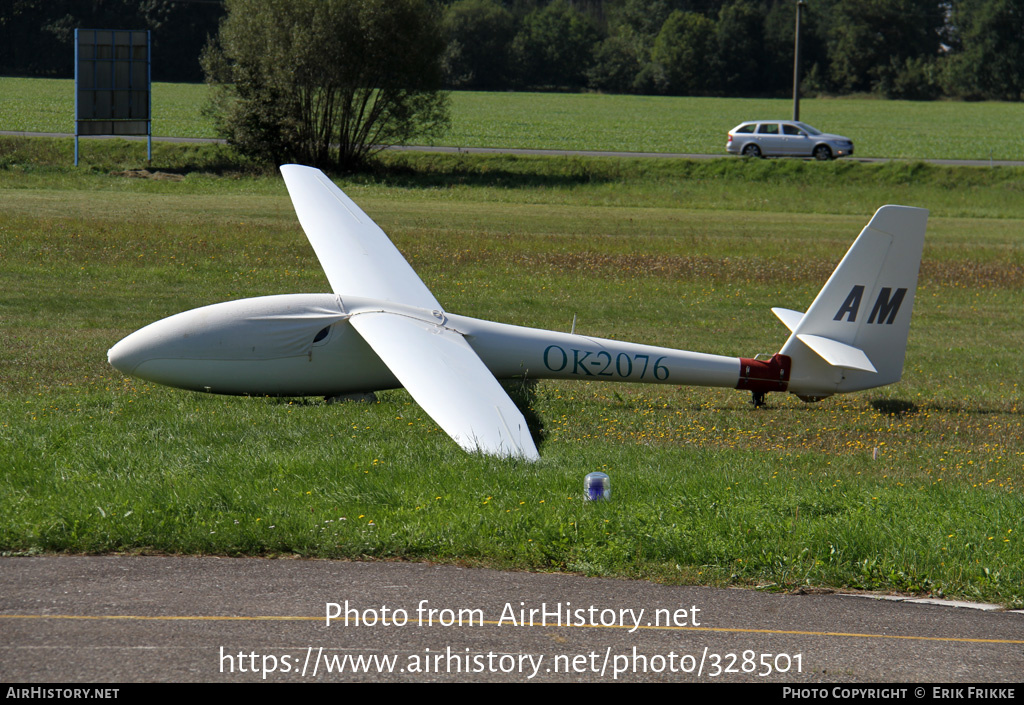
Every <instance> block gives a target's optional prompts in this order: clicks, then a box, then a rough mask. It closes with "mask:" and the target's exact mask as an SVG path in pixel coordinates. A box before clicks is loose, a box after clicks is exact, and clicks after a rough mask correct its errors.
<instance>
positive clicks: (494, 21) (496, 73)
mask: <svg viewBox="0 0 1024 705" xmlns="http://www.w3.org/2000/svg"><path fill="white" fill-rule="evenodd" d="M443 24H444V33H445V37H446V38H447V40H448V48H447V50H446V52H445V73H446V74H447V79H448V85H450V86H453V87H457V88H483V89H494V88H502V87H504V86H505V85H506V84H507V81H508V70H509V52H510V46H511V44H512V39H513V37H515V34H516V23H515V18H514V17H513V16H512V13H511V12H509V11H508V10H506V9H505V8H503V7H502V6H501V5H498V4H496V3H495V2H493V0H457V2H455V3H453V4H451V5H449V6H448V9H447V10H446V11H445V13H444V23H443Z"/></svg>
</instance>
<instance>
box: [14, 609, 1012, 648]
mask: <svg viewBox="0 0 1024 705" xmlns="http://www.w3.org/2000/svg"><path fill="white" fill-rule="evenodd" d="M0 619H66V620H86V621H87V620H94V621H117V620H125V621H138V622H323V621H325V618H324V617H301V616H285V615H257V616H251V617H232V616H219V615H171V616H155V617H154V616H146V615H130V614H124V615H121V614H108V615H77V614H0ZM332 621H336V622H342V621H344V620H341V619H336V620H332ZM352 622H353V623H354V624H355V625H358V624H359V620H355V619H353V620H352ZM485 624H487V625H493V626H512V625H509V624H508V623H507V620H505V621H500V620H498V621H496V620H483V621H474V622H473V624H472V626H482V625H485ZM406 625H409V626H428V627H429V626H445V627H450V626H453V625H441V624H440V623H426V622H425V620H416V619H410V620H408V621H407V622H405V623H402V624H397V623H395V622H394V620H390V623H386V622H385V620H379V621H378V623H377V625H376V626H382V627H383V626H406ZM363 626H375V625H373V624H364V625H363ZM514 626H523V627H543V628H545V629H551V628H556V627H561V628H565V627H573V628H582V629H626V630H633V629H634V627H633V626H632V625H629V624H622V625H619V624H611V625H608V624H561V625H560V624H544V623H534V622H530V623H528V624H521V625H520V624H516V625H514ZM635 629H636V630H640V629H644V630H653V631H678V632H708V633H720V634H774V635H786V636H836V637H847V638H856V639H903V640H907V641H955V642H958V643H970V644H1024V639H973V638H968V637H945V636H914V635H906V634H860V633H857V632H816V631H797V630H788V629H744V628H741V627H677V626H672V625H640V626H638V627H635Z"/></svg>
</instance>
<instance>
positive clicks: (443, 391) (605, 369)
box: [108, 164, 928, 460]
mask: <svg viewBox="0 0 1024 705" xmlns="http://www.w3.org/2000/svg"><path fill="white" fill-rule="evenodd" d="M281 172H282V174H283V175H284V180H285V183H286V185H287V187H288V192H289V194H290V196H291V198H292V202H293V204H294V206H295V211H296V214H297V215H298V218H299V222H300V223H301V225H302V228H303V230H304V231H305V233H306V235H307V237H308V238H309V241H310V243H311V244H312V246H313V249H314V251H315V252H316V255H317V257H318V258H319V260H320V264H321V266H323V268H324V272H325V273H326V275H327V279H328V281H329V283H330V285H331V288H332V289H333V293H331V294H288V295H280V296H264V297H258V298H252V299H243V300H240V301H229V302H225V303H220V304H214V305H211V306H205V307H203V308H198V309H193V310H191V311H186V312H184V313H179V314H177V315H174V316H170V317H169V318H165V319H163V320H160V321H157V322H155V323H152V324H150V325H148V326H146V327H145V328H142V329H140V330H138V331H136V332H135V333H132V334H131V335H129V336H128V337H126V338H124V339H123V340H121V341H120V342H118V343H117V344H116V345H114V346H113V347H112V348H111V349H110V351H109V352H108V359H109V361H110V364H111V365H113V366H114V367H115V368H116V369H118V370H120V371H121V372H123V373H125V374H128V375H133V376H136V377H140V378H142V379H146V380H150V381H153V382H157V383H160V384H166V385H170V386H173V387H179V388H182V389H191V390H196V391H204V392H213V393H219V394H241V395H277V396H314V395H316V396H326V397H332V396H338V395H345V394H361V393H367V392H373V391H376V390H382V389H392V388H396V387H405V389H406V390H408V392H409V394H410V395H412V397H413V398H414V399H415V400H416V402H417V403H418V404H420V406H422V407H423V409H424V410H425V411H426V412H427V413H428V414H430V416H431V417H432V418H433V419H434V420H435V421H436V422H437V423H438V425H439V426H441V428H442V429H444V431H445V432H446V433H448V435H450V436H451V437H452V438H453V439H454V440H455V441H456V443H458V444H459V445H460V446H461V447H462V448H464V449H465V450H467V451H470V452H480V453H484V454H488V455H495V456H503V457H514V458H521V459H525V460H536V459H537V458H538V457H539V454H538V452H537V448H536V446H535V444H534V442H533V439H532V437H531V435H530V431H529V429H528V428H527V425H526V421H525V419H524V418H523V415H522V413H521V412H520V411H519V409H518V408H517V407H516V405H515V404H514V403H513V402H512V400H511V399H510V398H509V397H508V395H507V394H506V393H505V391H504V389H503V388H502V387H501V385H500V384H499V383H498V380H499V379H506V378H513V377H522V376H527V377H531V378H548V379H586V380H591V381H600V380H606V381H618V382H648V383H655V384H658V383H661V384H675V385H687V384H692V385H701V386H717V387H731V388H736V389H745V390H749V391H751V392H752V393H753V396H754V401H755V403H760V402H762V401H763V399H764V395H765V394H766V393H767V392H770V391H780V392H781V391H789V392H792V393H794V394H797V395H799V396H800V397H801V398H803V399H807V400H816V399H820V398H824V397H826V396H829V395H831V394H836V393H841V392H851V391H855V390H860V389H867V388H870V387H876V386H881V385H884V384H890V383H892V382H895V381H897V380H899V378H900V375H901V373H902V369H903V358H904V355H905V352H906V339H907V333H908V330H909V326H910V313H911V308H912V306H913V300H914V291H915V289H916V286H917V271H918V266H919V264H920V260H921V249H922V246H923V241H924V230H925V224H926V222H927V217H928V214H927V211H924V210H921V209H917V208H907V207H903V206H884V207H883V208H880V209H879V210H878V212H877V213H876V214H875V216H874V218H872V219H871V222H870V223H868V225H867V227H865V228H864V230H863V231H862V232H861V234H860V236H859V237H858V238H857V240H856V242H854V244H853V246H852V247H851V248H850V250H849V252H847V254H846V257H844V258H843V260H842V262H840V264H839V266H838V267H837V269H836V270H835V272H834V273H833V274H832V276H831V278H830V279H829V280H828V282H827V283H826V284H825V287H824V288H823V289H822V290H821V292H820V293H819V294H818V296H817V298H815V300H814V302H813V303H812V304H811V306H810V308H808V309H807V311H806V312H805V313H800V312H798V311H791V310H788V309H773V310H774V311H775V313H776V314H777V315H778V316H779V318H781V319H782V321H783V322H784V323H785V324H786V326H787V327H789V329H790V331H791V335H790V337H789V340H787V341H786V343H785V345H783V347H782V350H781V351H780V352H779V353H778V354H776V355H775V356H774V357H772V358H771V360H768V361H763V360H755V359H751V358H734V357H723V356H720V355H709V354H705V353H697V352H689V351H685V350H674V349H671V348H662V347H655V346H650V345H641V344H638V343H628V342H623V341H618V340H607V339H602V338H593V337H589V336H584V335H576V334H574V333H562V332H558V331H547V330H539V329H535V328H524V327H520V326H513V325H507V324H504V323H496V322H493V321H485V320H480V319H476V318H469V317H466V316H460V315H457V314H454V313H450V312H448V311H446V310H445V309H444V308H443V307H442V305H441V304H440V303H439V302H438V301H437V299H436V298H434V296H433V294H432V293H431V292H430V290H429V289H428V288H427V287H426V285H425V284H424V283H423V282H422V281H421V280H420V278H419V277H418V276H417V275H416V273H415V272H414V271H413V269H412V267H411V266H409V263H408V262H407V261H406V260H405V258H404V257H402V255H401V253H400V252H399V251H398V250H397V249H396V248H395V246H394V245H393V244H392V243H391V241H390V240H389V239H388V237H387V235H385V234H384V232H383V231H382V230H381V229H380V228H379V227H378V226H377V225H376V224H375V223H374V222H373V221H372V220H371V219H370V218H369V217H368V216H367V215H366V214H365V213H364V212H363V211H362V210H361V209H360V208H359V207H358V206H357V205H356V204H355V203H354V202H353V201H352V200H351V199H350V198H349V197H348V196H346V195H345V194H344V193H343V192H342V191H341V189H339V188H338V187H337V186H335V185H334V184H333V183H332V182H331V181H330V179H328V178H327V177H326V176H325V175H324V174H323V173H322V172H320V171H319V170H317V169H312V168H310V167H305V166H299V165H295V164H290V165H285V166H283V167H281Z"/></svg>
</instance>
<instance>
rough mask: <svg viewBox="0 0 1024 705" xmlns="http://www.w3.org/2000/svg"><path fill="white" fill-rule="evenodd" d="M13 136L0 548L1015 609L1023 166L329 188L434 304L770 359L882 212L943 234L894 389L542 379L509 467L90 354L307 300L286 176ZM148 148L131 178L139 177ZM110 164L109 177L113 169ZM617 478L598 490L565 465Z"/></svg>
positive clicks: (415, 430) (672, 167)
mask: <svg viewBox="0 0 1024 705" xmlns="http://www.w3.org/2000/svg"><path fill="white" fill-rule="evenodd" d="M67 142H68V141H67V140H63V141H61V140H42V141H36V140H32V141H28V140H18V139H9V138H8V139H0V198H2V202H3V204H4V205H3V208H2V209H0V273H2V277H3V283H4V286H3V287H2V290H0V311H2V312H3V321H2V325H0V390H2V396H0V447H2V448H3V460H2V463H3V466H4V468H3V473H2V474H0V517H2V521H0V549H2V550H4V551H6V552H9V553H11V552H13V553H33V552H39V551H69V552H121V551H127V552H153V551H156V552H169V553H200V554H228V555H234V554H261V555H268V554H269V555H280V554H298V555H303V556H321V557H346V558H363V557H373V558H389V559H410V560H438V561H457V562H462V563H468V564H482V565H490V566H499V567H513V568H522V569H531V570H569V571H577V572H581V573H585V574H588V575H616V576H626V577H639V578H646V579H655V580H663V581H669V582H682V583H698V584H712V585H745V586H762V587H764V588H766V589H780V590H782V589H793V588H796V587H799V586H806V585H813V586H819V587H820V586H824V587H846V588H864V589H882V590H899V591H906V592H914V593H929V594H940V595H950V596H954V595H955V596H965V597H969V598H974V599H985V600H990V601H997V602H1000V603H1002V604H1005V605H1007V606H1015V607H1020V606H1022V605H1024V589H1022V585H1024V541H1022V537H1021V532H1022V529H1021V528H1020V517H1021V515H1022V513H1024V438H1022V429H1021V409H1022V402H1024V399H1022V390H1021V388H1020V386H1019V374H1018V372H1017V370H1018V367H1019V354H1020V349H1021V347H1022V345H1024V333H1022V331H1024V313H1022V311H1024V286H1022V285H1024V249H1022V247H1021V244H1022V243H1021V237H1022V230H1021V226H1022V223H1024V204H1022V201H1024V199H1022V198H1021V197H1020V196H1021V192H1022V191H1024V170H1020V169H1009V168H1004V169H998V170H989V169H969V168H962V167H961V168H942V167H931V166H927V165H921V164H913V165H900V164H889V165H863V164H854V163H842V162H840V163H834V164H815V163H804V162H747V161H745V160H724V161H722V162H720V163H717V165H716V164H701V163H696V162H686V161H673V162H669V163H659V164H651V163H649V162H643V161H631V160H596V159H595V160H588V159H564V158H559V159H553V158H533V159H528V158H512V157H493V158H485V157H473V158H470V157H465V156H462V157H459V156H439V155H408V154H407V155H394V156H391V157H389V158H388V160H387V161H386V162H385V163H384V165H382V166H381V168H380V169H379V170H378V171H377V172H376V173H374V174H371V175H365V176H360V177H352V178H349V179H346V180H344V181H342V182H340V183H341V184H342V186H343V187H344V188H345V189H346V190H347V191H348V192H349V193H350V194H351V195H352V196H353V197H354V198H355V199H356V200H357V202H359V203H360V204H361V205H363V207H364V208H365V209H366V211H367V212H368V213H370V214H371V215H372V216H373V217H374V218H375V219H377V221H378V222H379V223H380V224H381V226H382V227H383V228H384V229H385V230H386V231H387V232H389V233H390V234H391V235H392V236H393V238H394V240H395V242H396V244H397V245H398V246H399V247H400V249H402V251H403V252H404V253H405V254H406V256H407V257H408V258H409V260H410V261H411V262H412V264H413V266H414V267H415V268H416V269H417V271H418V272H419V273H420V274H421V276H422V277H423V279H424V281H425V282H426V283H427V285H428V286H429V287H430V288H431V290H432V291H433V292H434V293H435V295H436V296H437V297H438V299H439V300H440V301H441V302H442V303H444V304H445V306H446V308H448V309H449V310H451V311H454V312H458V313H463V314H467V315H471V316H478V317H481V318H490V319H494V320H500V321H505V322H509V323H516V324H522V325H530V326H537V327H550V328H555V329H562V330H567V329H568V328H569V326H570V324H571V322H572V318H573V315H574V314H575V315H577V316H578V323H577V330H578V331H579V332H582V333H586V334H592V335H597V336H605V337H616V338H623V339H631V340H637V341H639V342H648V343H653V344H659V345H669V346H673V347H682V348H686V349H693V350H699V351H705V352H714V353H719V354H724V355H743V356H751V355H753V354H755V353H762V352H768V353H771V352H775V351H776V350H777V349H778V347H779V346H780V345H781V343H782V342H783V340H784V339H785V333H786V332H785V329H784V328H783V327H782V326H781V324H778V323H777V322H776V321H775V320H774V317H773V316H772V315H771V313H770V311H769V308H770V307H771V306H784V307H789V308H794V309H801V310H802V309H803V308H805V307H806V306H807V305H808V303H809V302H810V300H811V298H813V296H814V293H815V292H816V291H817V290H818V288H820V286H821V284H822V283H823V281H824V279H825V278H826V277H827V276H828V274H829V272H830V271H831V270H832V268H833V267H834V266H835V263H836V262H837V261H838V259H839V258H840V257H841V255H842V253H843V252H844V251H845V248H846V247H847V246H848V245H849V243H850V242H852V240H853V238H854V237H855V236H856V234H857V232H858V231H859V229H860V228H861V227H863V225H864V224H865V223H866V222H867V219H868V218H869V217H870V215H871V213H872V212H873V211H874V210H875V208H876V207H877V206H878V205H880V204H881V203H883V202H901V203H906V204H908V205H919V206H925V207H929V208H930V209H931V211H932V218H931V221H930V223H929V233H928V240H927V244H926V249H925V258H924V263H923V266H922V273H921V280H920V287H919V293H918V300H917V302H916V304H915V313H914V323H913V325H912V328H911V340H910V346H909V350H908V357H907V365H906V370H905V375H904V381H903V382H901V383H900V384H898V385H895V386H892V387H889V388H885V389H880V390H875V391H873V392H866V393H861V394H856V395H852V396H849V397H843V398H833V399H829V400H826V401H824V402H821V403H820V404H816V405H805V404H803V403H801V402H799V401H798V400H796V399H795V398H791V397H789V396H786V395H773V396H770V397H769V401H770V404H769V408H767V409H762V410H757V411H755V410H753V409H751V408H750V406H749V404H748V396H747V395H745V394H743V393H741V392H736V391H731V390H713V389H694V388H682V387H672V386H668V387H663V386H658V387H649V386H630V385H599V384H586V383H576V384H574V383H568V382H558V383H556V382H541V383H539V384H537V385H536V386H535V387H524V386H522V385H517V386H514V389H513V393H514V395H515V397H516V398H517V400H518V402H519V403H520V405H521V406H522V407H523V408H524V409H525V410H526V413H527V417H528V418H530V419H531V420H532V423H533V425H534V431H535V433H536V434H537V435H539V437H540V438H541V443H540V451H541V455H542V460H541V461H540V462H539V463H536V464H532V465H530V464H521V463H516V462H513V461H500V460H495V459H492V458H482V457H476V456H472V455H467V454H465V453H463V452H462V451H460V450H459V449H458V447H457V446H456V445H455V444H454V442H452V441H451V440H450V439H449V438H448V437H447V436H446V435H445V434H444V433H443V432H442V431H440V429H439V428H438V427H437V426H436V424H434V423H433V421H432V420H431V419H430V418H429V417H428V416H427V415H426V414H425V413H424V412H423V411H422V410H420V408H419V407H418V406H417V405H416V404H415V403H413V402H412V401H411V399H410V398H409V397H408V395H407V394H405V393H404V392H403V391H400V390H399V391H391V392H386V393H384V394H382V395H381V399H380V401H379V403H376V404H357V403H350V404H341V405H327V404H325V403H323V401H322V400H318V399H270V398H264V399H251V398H234V397H218V396H209V395H202V394H195V393H190V392H183V391H178V390H173V389H167V388H162V387H157V386H153V385H150V384H147V383H142V382H139V381H137V380H133V379H129V378H124V377H122V376H121V375H119V374H118V373H116V372H115V371H114V370H112V369H111V368H110V367H108V366H107V364H106V360H105V352H106V350H107V348H109V347H110V346H111V345H112V344H113V343H114V342H116V341H117V340H118V339H120V338H121V337H122V336H124V335H126V334H127V333H129V332H131V331H132V330H135V329H137V328H139V327H141V326H142V325H144V324H146V323H149V322H150V321H153V320H156V319H158V318H161V317H164V316H167V315H170V314H172V313H175V312H178V311H181V310H185V309H189V308H194V307H197V306H201V305H204V304H208V303H213V302H217V301H223V300H228V299H234V298H241V297H246V296H258V295H264V294H277V293H294V292H305V291H326V290H328V286H327V283H326V279H325V277H324V275H323V273H322V271H321V270H320V267H319V265H318V263H317V262H316V260H315V257H314V256H313V253H312V250H311V248H310V247H309V245H308V244H307V242H306V240H305V238H304V237H303V235H302V232H301V230H300V229H299V226H298V224H297V222H296V220H295V216H294V212H293V211H292V208H291V205H290V202H289V200H288V198H287V195H286V193H285V189H284V186H283V184H282V182H281V181H280V179H279V178H277V177H276V176H273V175H266V176H260V175H258V174H257V175H254V174H248V175H247V174H245V173H235V172H225V171H223V170H220V171H217V172H214V171H210V170H209V169H208V168H207V167H206V166H204V165H210V164H219V163H220V162H222V161H223V160H224V155H223V153H222V152H219V151H217V150H215V149H213V148H192V147H188V148H186V147H179V146H171V145H161V146H160V148H159V150H158V151H157V154H156V155H155V163H154V165H153V169H158V168H162V169H167V170H169V171H174V172H178V173H181V174H183V176H184V178H183V179H182V180H178V181H159V180H154V179H138V178H127V177H125V176H118V175H116V173H117V172H118V170H120V169H124V168H126V167H131V166H138V163H137V162H138V160H139V158H140V157H139V154H138V149H137V147H133V146H131V145H124V144H119V143H116V142H105V143H102V144H99V143H98V144H97V145H95V146H94V147H93V148H92V150H91V154H92V158H93V159H94V161H93V162H92V163H91V164H90V165H89V166H87V167H86V168H83V169H78V170H75V169H73V168H70V167H67V166H59V164H66V162H63V161H61V159H62V157H60V155H62V154H63V150H66V149H68V145H67ZM132 160H135V163H133V162H132ZM112 172H113V173H112ZM592 470H604V471H606V472H608V473H609V475H610V476H611V478H612V487H613V499H612V501H610V502H608V503H598V504H590V503H587V504H585V503H583V502H582V501H581V497H580V494H581V489H582V482H583V477H584V476H585V475H586V473H587V472H590V471H592Z"/></svg>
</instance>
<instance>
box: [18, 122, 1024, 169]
mask: <svg viewBox="0 0 1024 705" xmlns="http://www.w3.org/2000/svg"><path fill="white" fill-rule="evenodd" d="M0 135H9V136H15V137H74V135H73V134H69V133H59V132H12V131H4V130H0ZM81 139H83V140H85V139H97V140H103V139H122V140H135V141H141V142H144V141H145V140H146V138H145V137H125V136H106V135H101V136H92V137H82V138H81ZM153 141H154V142H179V143H196V144H214V143H223V142H224V140H218V139H210V138H202V137H154V138H153ZM390 149H393V150H396V151H408V152H438V153H441V154H519V155H533V156H559V157H621V158H645V159H648V158H649V159H721V158H725V157H727V156H728V155H725V154H687V153H681V152H680V153H670V152H604V151H598V150H566V149H557V150H555V149H511V148H509V149H504V148H496V147H426V146H415V145H413V146H399V147H391V148H390ZM850 161H858V162H890V161H922V162H927V163H929V164H943V165H947V166H1024V161H995V160H992V159H914V160H896V159H883V158H877V157H853V158H851V159H850Z"/></svg>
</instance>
